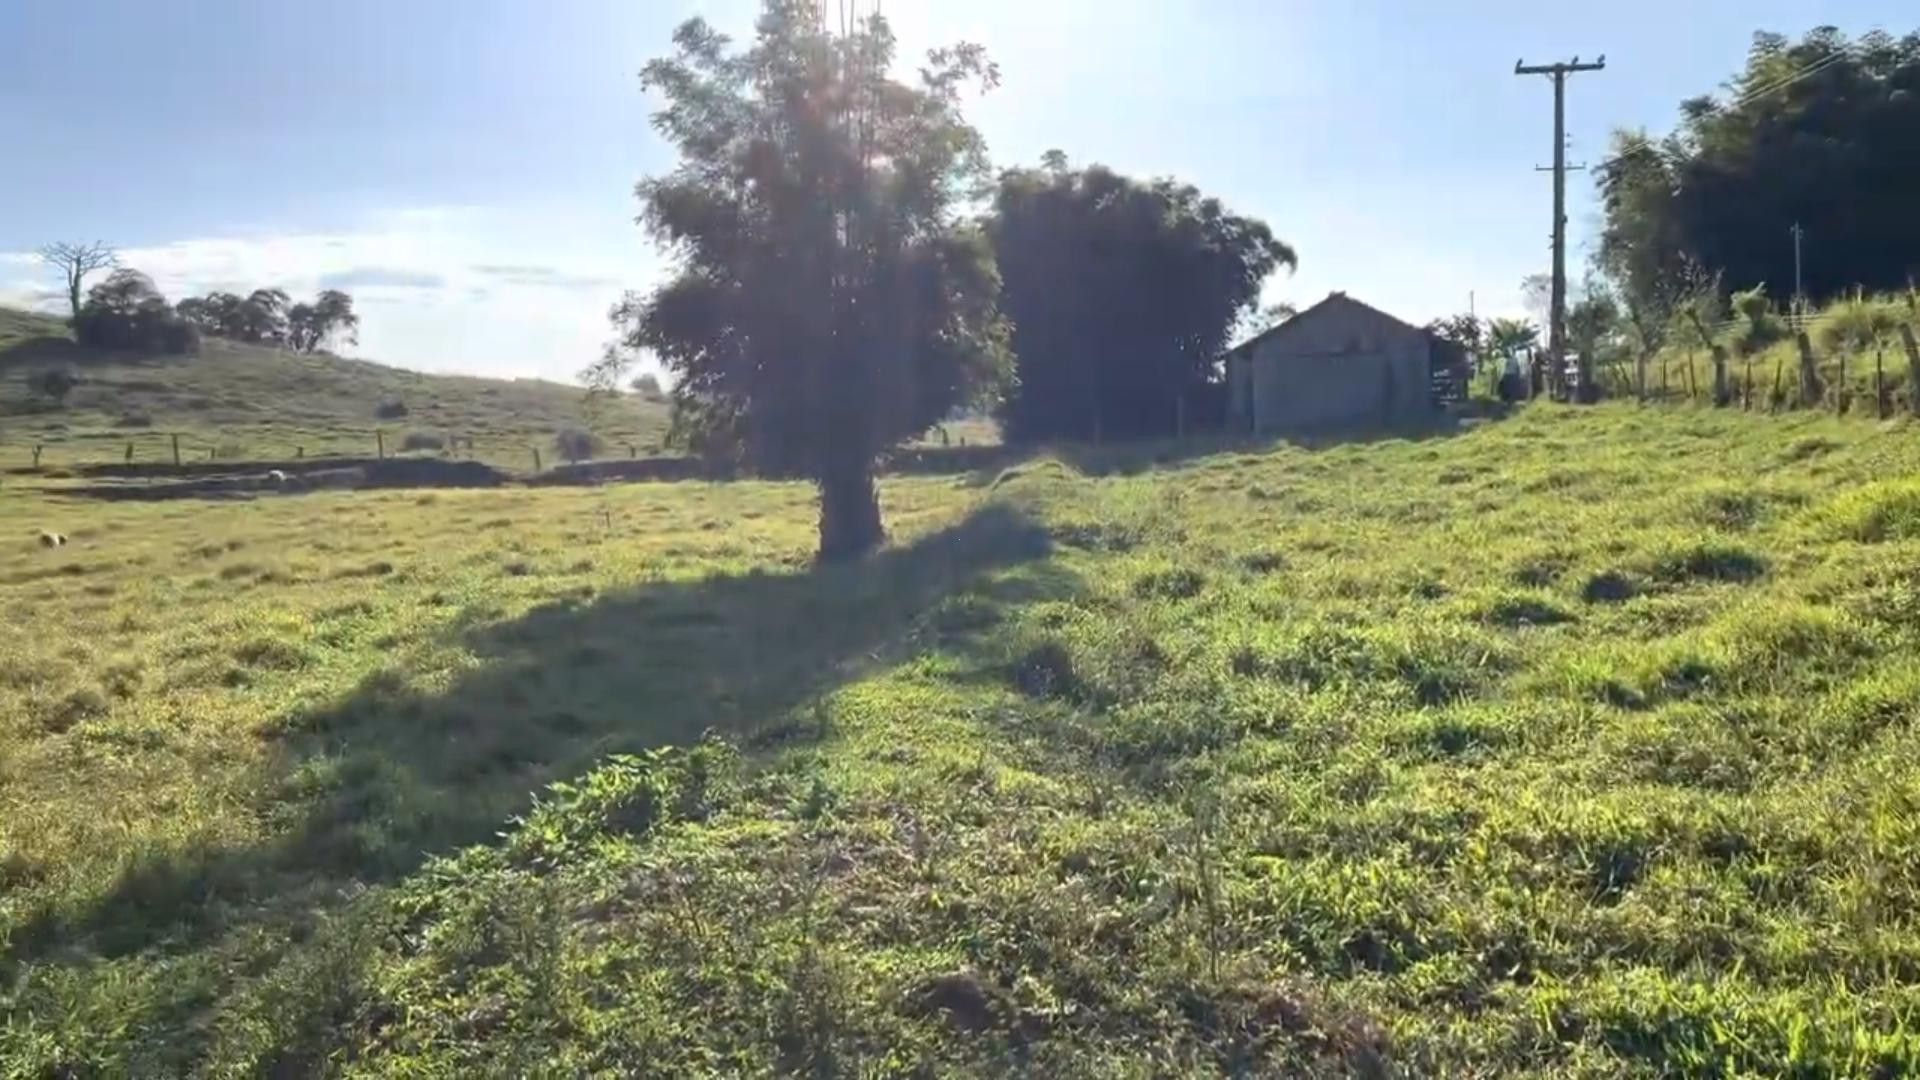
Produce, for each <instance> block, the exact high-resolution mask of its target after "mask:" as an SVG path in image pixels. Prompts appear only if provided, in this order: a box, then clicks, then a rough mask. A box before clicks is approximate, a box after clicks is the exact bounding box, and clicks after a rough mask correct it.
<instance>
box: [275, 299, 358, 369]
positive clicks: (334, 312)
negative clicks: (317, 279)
mask: <svg viewBox="0 0 1920 1080" xmlns="http://www.w3.org/2000/svg"><path fill="white" fill-rule="evenodd" d="M359 330H360V316H358V315H356V314H354V312H353V297H351V296H348V295H347V294H346V293H343V292H341V291H340V290H339V289H327V290H325V291H323V292H321V293H320V295H319V296H317V297H315V298H314V300H313V303H311V304H295V305H293V307H291V308H289V309H287V346H288V347H289V348H291V349H293V350H294V351H296V352H304V353H310V352H317V351H319V350H320V349H322V348H324V347H325V346H326V345H327V344H328V343H329V342H332V341H335V340H339V341H344V342H346V343H347V344H349V345H351V344H354V343H355V342H356V341H358V340H359Z"/></svg>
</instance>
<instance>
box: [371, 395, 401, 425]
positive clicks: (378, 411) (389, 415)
mask: <svg viewBox="0 0 1920 1080" xmlns="http://www.w3.org/2000/svg"><path fill="white" fill-rule="evenodd" d="M408 412H409V410H408V408H407V403H406V402H404V401H400V400H398V399H397V398H389V399H388V400H386V401H383V402H381V403H380V404H379V405H377V406H375V407H374V410H373V415H374V416H376V417H378V418H379V419H382V420H402V419H405V418H406V416H407V414H408Z"/></svg>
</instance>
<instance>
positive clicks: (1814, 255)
mask: <svg viewBox="0 0 1920 1080" xmlns="http://www.w3.org/2000/svg"><path fill="white" fill-rule="evenodd" d="M1598 175H1599V183H1600V192H1601V197H1602V202H1603V208H1604V211H1605V215H1606V227H1605V231H1604V233H1603V236H1602V240H1601V248H1600V252H1599V261H1600V264H1601V266H1602V268H1603V269H1604V270H1605V271H1606V272H1607V274H1608V275H1609V276H1610V277H1611V278H1612V279H1613V280H1614V281H1615V282H1616V283H1617V284H1618V285H1619V286H1620V288H1621V291H1622V293H1623V299H1624V300H1625V303H1626V306H1627V308H1628V309H1629V310H1630V311H1638V310H1640V309H1644V308H1655V309H1658V308H1666V307H1671V306H1672V299H1673V298H1672V297H1662V296H1661V293H1662V290H1663V289H1665V290H1667V291H1672V286H1671V285H1670V284H1669V283H1670V282H1672V281H1675V280H1681V279H1684V278H1686V277H1687V276H1689V274H1690V273H1694V274H1695V275H1696V276H1697V271H1690V267H1704V268H1706V269H1707V271H1708V272H1717V273H1718V274H1720V275H1721V278H1722V285H1723V287H1724V288H1726V289H1728V290H1734V291H1738V290H1745V289H1752V288H1755V287H1757V286H1759V285H1761V284H1763V283H1765V284H1768V285H1770V286H1771V288H1772V291H1773V292H1774V294H1775V295H1786V294H1788V293H1790V292H1791V291H1792V288H1793V280H1794V244H1793V237H1792V234H1791V232H1790V230H1791V229H1792V228H1793V226H1794V225H1795V224H1796V223H1797V224H1798V225H1800V226H1801V227H1802V228H1803V229H1804V230H1805V234H1804V235H1805V257H1804V260H1803V263H1804V282H1805V289H1806V292H1807V294H1808V295H1809V296H1810V297H1811V298H1814V299H1826V298H1831V297H1834V296H1837V295H1840V294H1843V293H1845V292H1846V291H1848V290H1850V289H1852V288H1854V287H1855V286H1865V287H1866V288H1868V289H1892V288H1899V287H1903V286H1905V285H1906V283H1907V282H1908V281H1909V279H1910V276H1912V275H1914V274H1916V273H1920V200H1916V199H1915V198H1914V190H1915V188H1914V185H1915V179H1914V178H1915V177H1916V176H1920V33H1916V34H1909V35H1907V36H1906V37H1903V38H1898V39H1896V38H1894V37H1892V36H1890V35H1888V34H1885V33H1881V32H1878V31H1876V32H1874V33H1870V34H1867V35H1865V36H1863V37H1861V38H1859V39H1858V40H1849V39H1848V38H1847V37H1846V36H1845V35H1844V34H1842V33H1840V31H1838V30H1836V29H1834V28H1832V27H1822V28H1820V29H1817V30H1814V31H1812V32H1811V33H1809V34H1807V35H1806V36H1805V37H1803V38H1801V39H1800V40H1799V41H1797V42H1794V41H1789V40H1788V39H1787V38H1785V37H1783V36H1781V35H1778V34H1767V33H1762V34H1756V35H1754V39H1753V44H1752V47H1751V48H1750V49H1749V51H1748V55H1747V62H1746V66H1745V68H1744V70H1742V71H1741V72H1740V73H1738V74H1737V75H1735V76H1734V77H1733V78H1732V79H1731V80H1730V81H1729V82H1728V83H1727V84H1726V86H1725V93H1724V95H1722V96H1719V97H1714V96H1706V97H1698V98H1694V99H1691V100H1689V101H1686V102H1684V103H1682V105H1681V122H1680V125H1679V127H1678V128H1677V129H1676V130H1675V131H1674V132H1673V133H1671V134H1670V135H1668V136H1666V137H1665V138H1662V139H1649V138H1648V137H1647V135H1646V134H1645V133H1644V132H1626V131H1622V132H1616V133H1615V135H1614V140H1613V154H1612V156H1611V157H1610V158H1609V159H1608V160H1607V161H1606V162H1605V163H1604V164H1603V166H1602V167H1601V168H1600V169H1599V170H1598Z"/></svg>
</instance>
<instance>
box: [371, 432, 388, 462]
mask: <svg viewBox="0 0 1920 1080" xmlns="http://www.w3.org/2000/svg"><path fill="white" fill-rule="evenodd" d="M373 449H374V453H376V454H378V455H380V457H381V459H382V460H384V459H385V458H386V456H387V433H386V432H384V431H376V432H374V433H373Z"/></svg>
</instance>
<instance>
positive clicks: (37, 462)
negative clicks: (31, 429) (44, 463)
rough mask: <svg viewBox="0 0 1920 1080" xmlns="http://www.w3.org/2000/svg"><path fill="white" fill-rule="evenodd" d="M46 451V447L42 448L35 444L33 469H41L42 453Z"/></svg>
mask: <svg viewBox="0 0 1920 1080" xmlns="http://www.w3.org/2000/svg"><path fill="white" fill-rule="evenodd" d="M44 449H46V447H44V446H41V445H40V444H39V443H34V444H33V467H34V468H36V469H37V468H39V467H40V451H42V450H44Z"/></svg>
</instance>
